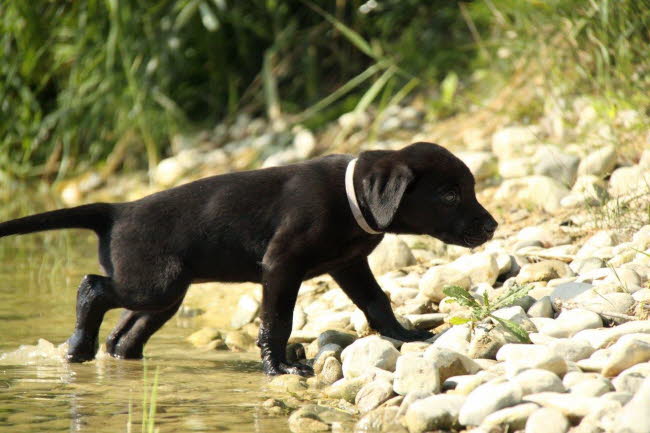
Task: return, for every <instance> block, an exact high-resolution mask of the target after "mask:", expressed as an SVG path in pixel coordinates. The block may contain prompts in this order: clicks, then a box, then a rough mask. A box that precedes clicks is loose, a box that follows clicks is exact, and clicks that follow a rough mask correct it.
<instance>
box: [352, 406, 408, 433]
mask: <svg viewBox="0 0 650 433" xmlns="http://www.w3.org/2000/svg"><path fill="white" fill-rule="evenodd" d="M398 411H399V408H398V407H395V406H388V407H380V408H377V409H375V410H373V411H371V412H368V413H367V414H365V415H364V416H363V417H362V418H361V419H360V420H359V421H358V422H357V423H356V424H355V425H354V433H402V432H406V429H405V428H404V426H402V425H401V424H400V423H399V421H398V419H397V412H398Z"/></svg>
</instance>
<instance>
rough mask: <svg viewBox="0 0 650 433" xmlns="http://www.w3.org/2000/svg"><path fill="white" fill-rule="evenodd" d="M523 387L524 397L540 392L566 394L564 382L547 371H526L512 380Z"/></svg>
mask: <svg viewBox="0 0 650 433" xmlns="http://www.w3.org/2000/svg"><path fill="white" fill-rule="evenodd" d="M510 380H511V381H512V382H515V383H517V384H518V385H519V386H521V390H522V395H524V396H526V395H529V394H536V393H538V392H546V391H548V392H564V391H565V388H564V385H562V381H561V380H560V378H559V377H558V376H557V374H555V373H551V372H550V371H547V370H541V369H531V370H525V371H522V372H521V373H519V374H517V375H516V376H514V377H513V378H512V379H510Z"/></svg>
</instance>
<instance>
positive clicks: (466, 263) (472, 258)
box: [447, 253, 499, 286]
mask: <svg viewBox="0 0 650 433" xmlns="http://www.w3.org/2000/svg"><path fill="white" fill-rule="evenodd" d="M447 266H449V267H450V268H453V269H456V271H457V272H458V273H461V274H467V275H468V276H469V279H470V283H471V285H473V286H475V285H477V284H479V283H487V284H490V285H492V284H494V283H495V282H496V280H497V277H498V276H499V265H498V263H497V260H496V254H486V253H479V254H468V255H464V256H460V257H459V258H457V259H456V260H454V261H453V262H451V263H449V265H447Z"/></svg>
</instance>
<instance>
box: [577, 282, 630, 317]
mask: <svg viewBox="0 0 650 433" xmlns="http://www.w3.org/2000/svg"><path fill="white" fill-rule="evenodd" d="M599 292H600V290H599V286H596V287H594V288H593V289H592V290H591V291H589V292H586V293H583V294H582V295H579V296H577V297H576V298H575V299H574V301H575V303H576V304H577V305H579V306H580V307H582V308H584V309H585V310H589V311H592V312H595V313H598V314H606V313H619V314H628V313H629V312H630V310H631V309H632V307H633V306H634V298H633V297H632V295H630V294H629V293H599ZM606 318H607V317H606Z"/></svg>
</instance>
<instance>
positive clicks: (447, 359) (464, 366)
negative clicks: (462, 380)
mask: <svg viewBox="0 0 650 433" xmlns="http://www.w3.org/2000/svg"><path fill="white" fill-rule="evenodd" d="M422 357H423V358H424V359H427V360H430V361H432V362H433V365H434V368H435V369H436V370H437V371H438V375H439V377H440V382H444V381H445V380H447V378H449V377H452V376H461V375H466V374H474V373H476V372H478V371H479V370H481V366H480V365H478V364H477V363H476V362H474V361H473V360H472V359H470V358H468V357H467V356H465V355H463V354H461V353H457V352H454V351H451V350H448V349H443V348H439V347H435V346H431V347H429V348H427V350H426V351H425V352H424V354H423V355H422Z"/></svg>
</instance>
